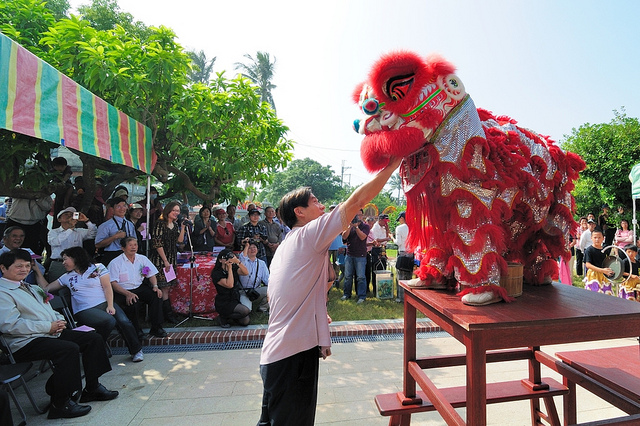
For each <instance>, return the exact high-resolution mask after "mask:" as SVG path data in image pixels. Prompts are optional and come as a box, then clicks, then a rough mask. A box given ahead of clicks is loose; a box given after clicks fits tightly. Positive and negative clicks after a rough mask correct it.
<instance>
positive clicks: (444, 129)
mask: <svg viewBox="0 0 640 426" xmlns="http://www.w3.org/2000/svg"><path fill="white" fill-rule="evenodd" d="M454 72H455V68H454V66H453V65H452V64H451V63H449V62H447V61H445V60H444V59H442V58H440V57H437V56H432V57H429V58H427V59H424V58H421V57H420V56H418V55H416V54H414V53H411V52H396V53H392V54H389V55H386V56H383V57H382V58H381V59H380V60H379V61H378V62H377V63H376V64H375V65H374V67H373V69H372V71H371V73H370V75H369V79H368V81H367V82H366V83H363V84H362V85H360V86H359V87H358V88H357V89H356V91H355V92H354V100H355V101H356V102H358V103H359V104H360V105H361V107H362V110H363V111H364V112H365V113H366V114H367V115H368V117H367V118H366V119H363V120H357V121H355V122H354V128H355V129H356V131H358V132H359V133H361V134H363V135H364V136H365V137H364V140H363V141H362V147H361V156H362V160H363V162H364V165H365V167H366V168H367V169H368V170H369V171H372V172H374V171H377V170H380V169H382V168H383V167H384V166H385V165H386V164H387V163H388V159H389V157H390V156H395V157H398V156H399V157H403V159H404V160H403V162H402V165H401V167H400V175H401V177H402V180H403V186H404V191H405V193H406V196H407V211H406V220H407V224H408V226H409V230H410V231H409V237H408V241H407V246H408V247H412V248H414V249H416V251H417V252H418V254H419V255H421V256H422V259H421V265H420V268H419V270H418V273H417V275H418V277H419V280H418V282H417V283H416V282H414V283H412V284H414V285H416V284H417V285H420V286H424V287H429V288H443V287H446V286H449V287H452V286H454V285H455V282H456V281H457V282H458V283H459V284H460V286H461V289H463V291H462V292H461V293H460V295H461V296H462V301H463V302H464V303H469V304H477V305H482V304H488V303H493V302H497V301H500V300H501V299H504V300H506V301H509V300H510V299H509V298H508V296H507V295H506V292H505V291H504V289H503V288H501V287H499V281H500V276H501V275H502V274H505V273H506V272H507V262H518V263H521V264H523V265H524V266H525V272H524V280H525V282H527V283H530V284H548V283H550V282H551V281H552V279H553V278H557V276H558V266H557V259H558V257H560V256H562V257H563V258H564V259H565V260H568V258H569V257H570V252H569V251H568V248H567V247H568V235H569V231H570V230H572V229H575V227H576V223H575V221H574V220H573V216H572V212H573V211H574V209H575V202H574V200H573V197H572V196H571V191H572V190H573V187H574V181H575V180H576V179H577V178H578V172H579V171H581V170H583V169H584V167H585V163H584V162H583V161H582V159H581V158H580V157H578V156H577V155H576V154H573V153H571V152H567V153H564V152H562V150H561V149H560V148H559V147H557V146H556V145H555V144H554V142H553V141H551V140H550V139H549V138H546V137H542V136H540V135H538V134H536V133H534V132H532V131H530V130H527V129H524V128H521V127H519V126H517V125H516V121H514V120H512V119H510V118H508V117H504V116H494V115H493V114H492V113H490V112H489V111H486V110H483V109H476V107H475V105H474V103H473V101H472V100H471V98H470V97H469V95H467V94H466V92H465V89H464V86H463V85H462V82H461V81H460V78H459V77H458V76H456V75H455V74H454Z"/></svg>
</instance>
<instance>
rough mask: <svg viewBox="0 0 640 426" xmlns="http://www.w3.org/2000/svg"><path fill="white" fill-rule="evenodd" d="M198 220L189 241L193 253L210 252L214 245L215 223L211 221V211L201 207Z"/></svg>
mask: <svg viewBox="0 0 640 426" xmlns="http://www.w3.org/2000/svg"><path fill="white" fill-rule="evenodd" d="M198 217H199V218H200V220H196V221H195V224H194V228H193V234H192V236H191V239H192V240H193V250H194V251H211V250H213V246H214V245H215V236H216V230H215V226H216V225H215V223H213V221H212V220H211V209H210V208H209V207H204V206H203V207H202V208H201V209H200V211H199V212H198Z"/></svg>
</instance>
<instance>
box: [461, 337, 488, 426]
mask: <svg viewBox="0 0 640 426" xmlns="http://www.w3.org/2000/svg"><path fill="white" fill-rule="evenodd" d="M463 343H464V345H465V347H466V348H467V425H476V426H484V425H486V424H487V350H486V347H485V345H484V337H483V336H480V335H478V336H469V335H465V337H464V341H463Z"/></svg>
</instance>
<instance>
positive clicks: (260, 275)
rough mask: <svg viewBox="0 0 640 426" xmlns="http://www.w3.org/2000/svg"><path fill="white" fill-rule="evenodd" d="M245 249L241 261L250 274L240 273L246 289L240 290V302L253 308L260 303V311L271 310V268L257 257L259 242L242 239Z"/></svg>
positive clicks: (241, 254)
mask: <svg viewBox="0 0 640 426" xmlns="http://www.w3.org/2000/svg"><path fill="white" fill-rule="evenodd" d="M242 244H243V245H244V246H243V250H242V253H240V255H239V259H240V262H242V264H243V265H244V266H246V267H247V270H248V271H249V274H248V275H240V283H241V284H242V288H243V289H244V291H241V292H240V302H241V303H242V304H243V305H244V306H246V307H247V308H249V309H250V310H252V309H253V304H254V303H255V304H257V305H258V312H269V301H268V300H267V285H269V270H268V269H267V264H266V263H264V262H263V261H262V260H260V259H258V258H257V254H258V242H257V241H255V240H252V239H250V238H245V239H244V240H242Z"/></svg>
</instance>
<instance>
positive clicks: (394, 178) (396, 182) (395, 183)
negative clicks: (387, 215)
mask: <svg viewBox="0 0 640 426" xmlns="http://www.w3.org/2000/svg"><path fill="white" fill-rule="evenodd" d="M387 186H389V187H390V188H391V190H392V192H396V193H397V194H398V195H397V197H396V203H398V204H400V203H402V200H403V198H404V193H403V191H402V178H401V177H400V173H394V174H393V175H391V177H390V178H389V182H388V183H387Z"/></svg>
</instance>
